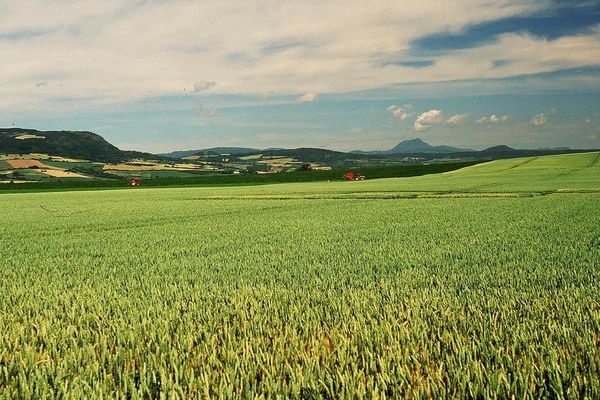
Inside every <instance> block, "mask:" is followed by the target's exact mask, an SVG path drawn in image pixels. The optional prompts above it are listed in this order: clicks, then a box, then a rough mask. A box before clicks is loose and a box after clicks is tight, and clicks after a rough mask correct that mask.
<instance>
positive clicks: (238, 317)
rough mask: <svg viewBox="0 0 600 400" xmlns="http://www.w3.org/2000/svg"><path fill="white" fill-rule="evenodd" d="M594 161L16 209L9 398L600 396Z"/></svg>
mask: <svg viewBox="0 0 600 400" xmlns="http://www.w3.org/2000/svg"><path fill="white" fill-rule="evenodd" d="M599 160H600V153H586V154H577V155H562V156H547V157H539V158H527V159H511V160H501V161H494V162H490V163H485V164H478V165H474V166H471V167H467V168H463V169H461V170H457V171H452V172H446V173H443V174H435V175H426V176H420V177H409V178H389V179H378V180H366V181H363V182H311V183H286V184H276V185H261V186H244V187H223V188H214V187H213V188H202V187H188V188H144V187H142V188H139V189H128V190H105V191H77V192H55V193H19V194H12V193H8V194H1V195H0V209H1V210H2V213H3V216H2V219H0V221H1V222H0V238H1V239H0V240H1V246H0V327H2V330H0V399H3V398H6V399H12V398H74V399H75V398H134V399H135V398H250V399H252V398H275V397H279V398H298V399H300V398H303V399H320V398H324V399H337V398H346V399H353V398H374V399H377V398H379V399H383V398H424V397H425V398H502V399H510V398H514V399H529V398H587V399H597V398H600V289H599V288H600V162H599Z"/></svg>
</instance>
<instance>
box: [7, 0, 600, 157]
mask: <svg viewBox="0 0 600 400" xmlns="http://www.w3.org/2000/svg"><path fill="white" fill-rule="evenodd" d="M107 3H109V4H107ZM438 3H439V2H433V1H432V2H428V1H422V0H421V1H405V2H402V3H400V2H399V3H395V4H394V3H391V2H383V1H381V2H379V1H367V2H361V3H360V4H358V3H357V4H347V3H346V2H341V1H340V2H338V1H328V2H311V1H307V2H302V4H300V3H296V4H284V3H281V2H270V1H264V2H255V3H253V4H249V3H248V2H236V1H221V2H197V1H173V2H152V1H148V2H133V1H121V0H116V1H112V2H102V1H95V0H88V1H77V2H76V1H63V2H60V3H59V6H57V5H56V3H55V2H52V1H37V2H31V3H30V2H28V4H17V3H15V4H13V5H0V52H1V53H2V54H3V62H2V64H1V65H0V78H1V81H2V82H3V85H0V126H3V127H9V126H19V127H29V128H35V129H69V130H91V131H94V132H97V133H99V134H101V135H103V136H104V137H105V138H106V139H108V140H109V141H111V142H112V143H114V144H117V145H118V146H120V147H122V148H129V149H139V150H146V151H152V152H164V151H170V150H180V149H190V148H203V147H210V146H221V145H227V146H229V145H230V146H254V147H298V146H310V147H327V148H332V149H339V150H354V149H363V150H372V149H386V148H390V147H392V146H394V145H395V144H396V143H397V142H398V141H400V140H404V139H409V138H414V137H420V138H422V139H423V140H426V141H428V142H430V143H432V144H451V145H456V146H462V147H471V148H484V147H487V146H491V145H495V144H499V143H503V144H508V145H511V146H514V147H526V148H536V147H557V146H570V147H578V148H600V1H578V2H567V1H550V0H548V1H544V0H539V1H529V2H522V1H510V0H507V1H488V0H478V1H467V0H464V1H462V0H457V1H453V2H452V3H451V4H448V5H443V4H442V5H440V4H438Z"/></svg>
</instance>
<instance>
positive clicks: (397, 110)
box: [387, 104, 413, 121]
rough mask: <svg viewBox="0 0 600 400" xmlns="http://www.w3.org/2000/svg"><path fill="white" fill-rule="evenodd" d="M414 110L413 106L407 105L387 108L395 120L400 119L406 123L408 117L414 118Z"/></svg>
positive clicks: (393, 105)
mask: <svg viewBox="0 0 600 400" xmlns="http://www.w3.org/2000/svg"><path fill="white" fill-rule="evenodd" d="M411 109H412V104H405V105H403V106H397V105H395V104H392V105H391V106H389V107H388V108H387V110H388V111H389V112H390V113H391V114H392V115H393V116H394V118H398V119H399V120H401V121H404V120H405V119H407V118H408V117H410V116H412V115H413V113H411V112H410V110H411Z"/></svg>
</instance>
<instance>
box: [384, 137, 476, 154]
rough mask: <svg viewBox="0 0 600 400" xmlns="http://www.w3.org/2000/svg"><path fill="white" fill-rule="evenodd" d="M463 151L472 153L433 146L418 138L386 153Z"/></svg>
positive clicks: (453, 148)
mask: <svg viewBox="0 0 600 400" xmlns="http://www.w3.org/2000/svg"><path fill="white" fill-rule="evenodd" d="M462 151H472V150H470V149H459V148H458V147H452V146H444V145H441V146H432V145H430V144H429V143H426V142H424V141H423V140H421V139H419V138H416V139H410V140H403V141H402V142H400V143H398V144H397V145H396V146H394V147H393V148H392V149H391V150H388V151H386V153H388V154H399V153H457V152H462Z"/></svg>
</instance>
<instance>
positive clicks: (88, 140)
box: [0, 128, 156, 162]
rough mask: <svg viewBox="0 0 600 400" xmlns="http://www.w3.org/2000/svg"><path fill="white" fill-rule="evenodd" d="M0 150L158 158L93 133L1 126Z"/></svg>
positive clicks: (89, 157)
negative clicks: (115, 143)
mask: <svg viewBox="0 0 600 400" xmlns="http://www.w3.org/2000/svg"><path fill="white" fill-rule="evenodd" d="M0 152H2V153H12V154H28V153H43V154H49V155H54V156H61V157H69V158H79V159H85V160H91V161H102V162H118V161H126V160H130V159H133V158H156V156H154V155H152V154H148V153H142V152H138V151H124V150H120V149H119V148H118V147H116V146H114V145H112V144H110V143H109V142H107V141H106V140H105V139H104V138H103V137H102V136H100V135H98V134H95V133H93V132H87V131H38V130H35V129H21V128H0Z"/></svg>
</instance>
